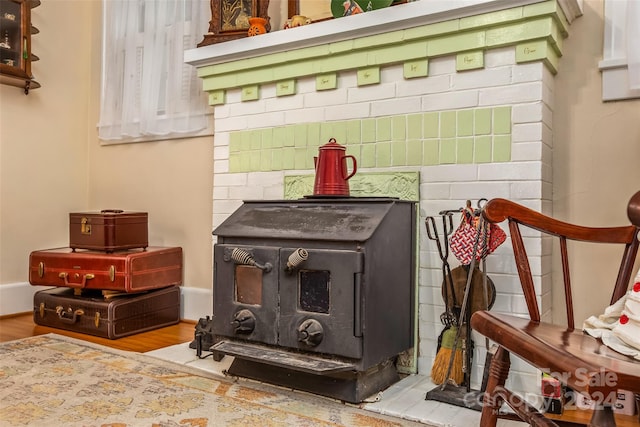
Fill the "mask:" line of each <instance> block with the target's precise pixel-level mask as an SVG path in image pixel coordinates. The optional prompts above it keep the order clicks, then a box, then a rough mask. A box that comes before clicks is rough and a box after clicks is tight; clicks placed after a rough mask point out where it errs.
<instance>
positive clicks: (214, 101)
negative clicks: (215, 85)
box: [209, 89, 225, 105]
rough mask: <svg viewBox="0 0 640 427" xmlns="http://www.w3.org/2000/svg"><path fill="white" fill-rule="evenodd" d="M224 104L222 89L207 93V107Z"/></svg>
mask: <svg viewBox="0 0 640 427" xmlns="http://www.w3.org/2000/svg"><path fill="white" fill-rule="evenodd" d="M224 103H225V91H224V90H223V89H220V90H213V91H211V92H209V105H222V104H224Z"/></svg>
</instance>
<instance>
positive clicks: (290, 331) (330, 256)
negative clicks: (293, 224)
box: [278, 248, 363, 359]
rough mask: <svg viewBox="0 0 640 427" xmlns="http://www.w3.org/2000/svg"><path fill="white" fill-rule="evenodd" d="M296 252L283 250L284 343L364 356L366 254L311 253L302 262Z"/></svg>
mask: <svg viewBox="0 0 640 427" xmlns="http://www.w3.org/2000/svg"><path fill="white" fill-rule="evenodd" d="M295 252H296V248H283V249H281V251H280V323H279V327H278V330H279V338H278V342H279V344H280V345H282V346H286V347H292V348H297V349H301V350H306V351H313V352H318V353H326V354H333V355H340V356H345V357H352V358H358V359H359V358H361V357H362V325H361V315H362V314H361V306H362V301H361V289H360V286H361V282H362V271H363V268H362V267H363V254H362V253H361V252H355V251H345V250H326V249H309V250H307V251H306V253H307V257H306V259H305V260H303V261H299V257H296V255H295V254H294V253H295ZM292 254H293V256H292ZM290 260H293V261H290ZM296 260H298V261H299V264H298V265H297V266H296V265H294V266H293V267H292V266H291V265H292V264H295V261H296Z"/></svg>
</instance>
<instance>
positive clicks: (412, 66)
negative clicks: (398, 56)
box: [403, 59, 429, 79]
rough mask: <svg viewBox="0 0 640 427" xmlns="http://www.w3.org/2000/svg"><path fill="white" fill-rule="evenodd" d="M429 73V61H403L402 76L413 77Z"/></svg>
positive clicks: (425, 75)
mask: <svg viewBox="0 0 640 427" xmlns="http://www.w3.org/2000/svg"><path fill="white" fill-rule="evenodd" d="M428 74H429V62H428V61H427V60H424V59H422V60H418V61H408V62H405V63H404V67H403V77H404V78H405V79H413V78H415V77H427V75H428Z"/></svg>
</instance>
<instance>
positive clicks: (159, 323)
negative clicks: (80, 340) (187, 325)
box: [33, 286, 180, 339]
mask: <svg viewBox="0 0 640 427" xmlns="http://www.w3.org/2000/svg"><path fill="white" fill-rule="evenodd" d="M33 320H34V322H35V323H36V324H37V325H42V326H50V327H52V328H58V329H64V330H68V331H74V332H80V333H83V334H89V335H96V336H99V337H104V338H109V339H117V338H122V337H126V336H128V335H133V334H137V333H140V332H144V331H150V330H152V329H158V328H162V327H164V326H169V325H174V324H176V323H178V322H179V321H180V288H179V287H178V286H170V287H167V288H162V289H156V290H153V291H148V292H145V293H141V294H119V295H117V296H111V297H104V296H103V295H102V292H101V291H83V292H82V295H75V294H74V290H73V289H69V288H52V289H45V290H42V291H38V292H36V293H35V294H34V296H33Z"/></svg>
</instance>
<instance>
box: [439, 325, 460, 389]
mask: <svg viewBox="0 0 640 427" xmlns="http://www.w3.org/2000/svg"><path fill="white" fill-rule="evenodd" d="M457 333H458V327H457V326H451V327H449V328H447V329H445V330H444V332H443V333H442V343H441V344H440V350H438V354H436V359H435V360H434V362H433V366H432V367H431V381H432V382H433V383H434V384H442V383H444V382H445V381H448V380H451V381H453V382H454V383H456V385H460V384H462V382H463V381H464V370H463V369H462V365H463V359H464V358H463V354H462V346H461V344H460V343H461V341H460V340H459V341H458V343H457V344H456V335H457ZM454 348H455V350H454ZM451 352H455V354H454V355H452V354H451ZM452 359H453V362H451V363H452V365H451V370H450V372H451V373H450V374H449V378H447V371H448V370H449V362H450V361H451V360H452Z"/></svg>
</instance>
